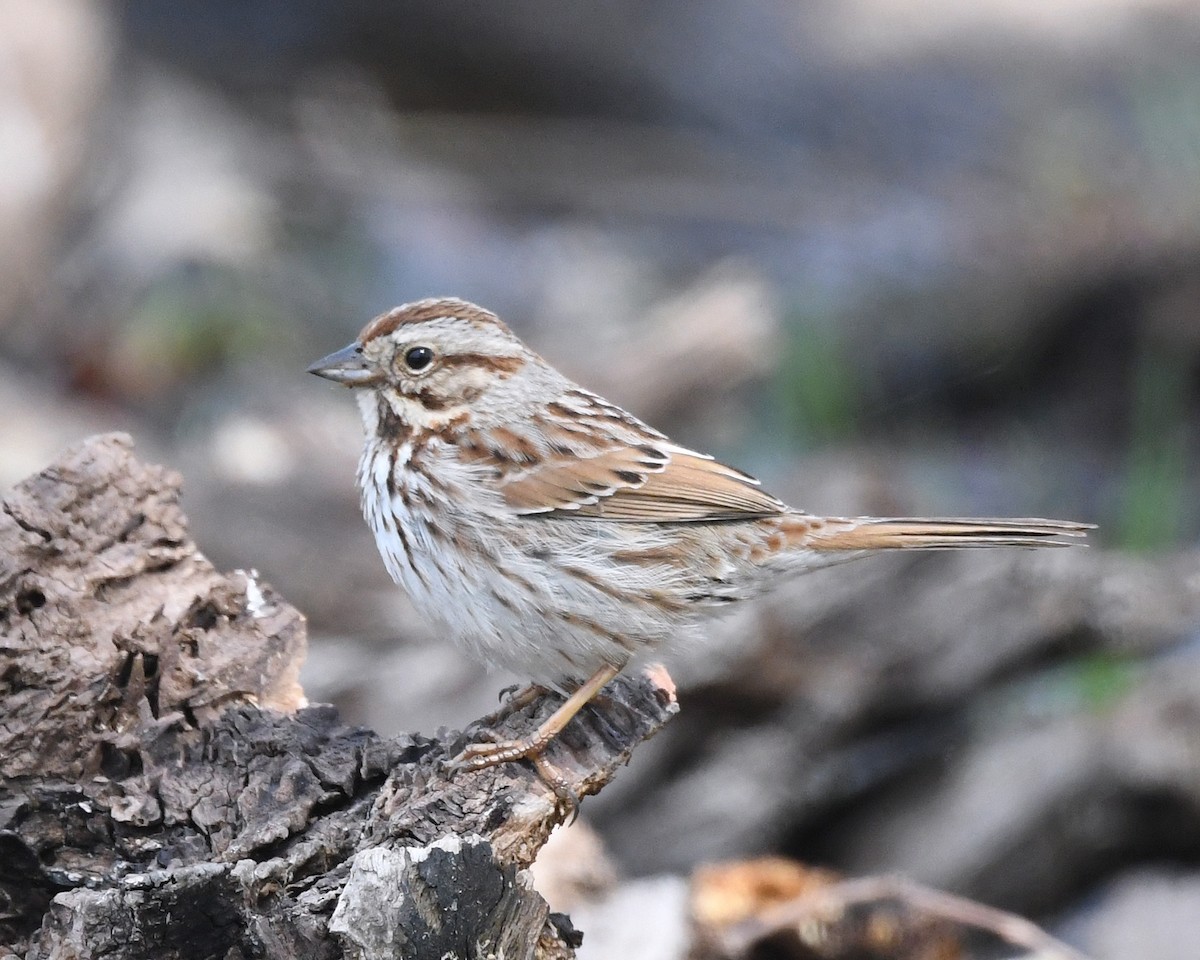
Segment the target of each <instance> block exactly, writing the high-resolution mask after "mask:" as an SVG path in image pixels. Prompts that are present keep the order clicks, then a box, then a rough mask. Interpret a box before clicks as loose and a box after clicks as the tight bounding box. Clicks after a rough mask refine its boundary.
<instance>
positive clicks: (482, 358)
mask: <svg viewBox="0 0 1200 960" xmlns="http://www.w3.org/2000/svg"><path fill="white" fill-rule="evenodd" d="M549 370H550V368H549V367H548V366H547V365H546V364H545V363H544V362H543V361H542V360H541V359H540V358H539V357H538V356H537V355H536V354H535V353H533V352H532V351H530V350H529V349H528V348H527V347H526V346H525V345H524V344H523V343H521V341H520V340H518V339H517V337H516V336H515V335H514V334H513V333H512V331H511V330H509V329H508V327H507V326H505V324H504V323H502V322H501V321H500V319H499V317H497V316H496V315H495V314H493V313H491V312H489V311H487V310H484V309H483V308H482V307H477V306H475V305H474V304H472V303H467V302H466V301H465V300H455V299H449V298H443V299H431V300H418V301H416V302H415V303H408V304H405V305H404V306H401V307H396V308H395V309H394V310H389V311H388V312H387V313H384V314H381V315H380V316H378V317H376V318H375V319H374V320H372V321H371V322H370V323H368V324H367V325H366V327H364V328H363V331H362V333H360V334H359V336H358V339H357V340H355V341H354V342H353V343H351V344H349V345H348V346H346V347H343V348H342V349H341V350H338V351H337V352H336V353H331V354H330V355H329V356H327V357H323V358H322V359H320V360H318V361H317V362H316V363H314V364H313V365H312V366H310V367H309V368H308V372H309V373H313V374H316V375H317V376H319V377H324V378H325V379H326V380H332V381H333V382H334V383H340V384H343V385H344V386H347V387H351V388H353V389H355V390H356V391H357V392H358V394H359V405H360V407H362V409H363V411H364V415H367V413H368V407H377V406H378V404H379V403H380V402H383V403H386V404H387V407H388V409H389V410H390V411H391V414H392V415H394V416H396V417H398V418H399V419H400V420H401V421H402V422H403V423H405V424H407V425H408V426H410V427H434V426H441V425H444V424H446V423H448V422H451V421H461V420H462V419H463V418H464V415H469V416H471V417H473V418H474V419H475V420H485V421H486V420H492V419H494V418H496V417H497V416H502V415H504V414H505V413H506V410H507V412H509V413H511V404H512V402H513V401H514V400H515V399H516V398H518V397H520V396H521V395H522V393H528V390H522V389H514V386H515V385H514V384H513V381H514V380H517V381H518V382H521V381H530V382H531V383H533V384H535V385H536V384H537V383H538V382H539V381H540V380H542V379H544V377H545V373H544V372H545V371H549ZM371 412H372V413H375V412H376V411H371Z"/></svg>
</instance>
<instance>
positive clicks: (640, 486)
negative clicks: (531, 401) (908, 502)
mask: <svg viewBox="0 0 1200 960" xmlns="http://www.w3.org/2000/svg"><path fill="white" fill-rule="evenodd" d="M464 452H465V454H466V455H467V456H468V457H469V458H471V459H472V460H474V461H476V462H480V463H482V464H486V465H487V466H489V467H491V468H492V471H493V476H494V477H495V479H496V483H497V485H498V486H499V489H500V491H501V493H502V495H503V496H504V499H505V502H506V503H507V504H508V506H509V507H510V508H511V509H512V510H513V511H514V512H516V513H519V514H523V515H530V516H533V515H540V516H543V517H580V518H602V519H605V520H614V521H624V522H629V523H639V522H640V523H683V522H691V521H701V520H736V519H740V520H748V519H752V518H754V517H766V516H775V515H778V514H780V513H783V512H785V511H786V510H787V507H786V506H785V505H784V504H783V503H782V502H781V501H779V500H777V499H776V498H775V497H773V496H771V495H770V494H768V493H766V492H764V491H763V490H762V489H760V488H759V485H758V481H757V480H755V479H754V478H753V477H751V476H749V475H748V474H745V473H742V472H741V471H740V470H735V469H734V468H733V467H728V466H726V465H725V464H723V463H718V462H717V461H716V460H714V459H713V458H712V457H709V456H707V455H705V454H702V453H696V452H695V451H694V450H688V449H687V448H685V447H681V446H678V445H677V444H674V443H671V442H670V441H669V440H668V439H667V438H666V437H664V436H663V435H662V434H661V433H659V432H658V431H656V430H653V429H652V428H650V427H648V426H646V425H645V424H644V423H642V422H641V421H639V420H637V419H636V418H635V417H633V416H631V415H630V414H628V413H626V412H625V411H623V410H621V409H620V408H619V407H616V406H613V405H612V404H609V403H608V402H607V401H604V400H602V399H601V398H599V397H596V396H595V395H593V394H590V393H587V392H586V391H583V390H572V391H569V392H568V393H566V394H564V395H563V397H561V398H560V399H559V400H558V401H556V402H555V403H551V404H549V405H548V406H547V407H546V408H545V409H544V411H543V412H540V413H539V414H538V415H537V416H536V417H534V418H532V419H530V420H527V421H522V422H519V423H511V424H508V425H506V426H504V427H498V428H493V429H490V430H481V431H475V432H474V433H473V435H472V437H471V438H470V439H469V441H468V442H467V443H465V444H464Z"/></svg>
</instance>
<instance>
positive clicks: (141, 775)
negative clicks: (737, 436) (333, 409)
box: [0, 434, 677, 960]
mask: <svg viewBox="0 0 1200 960" xmlns="http://www.w3.org/2000/svg"><path fill="white" fill-rule="evenodd" d="M180 485H181V480H180V477H179V476H178V474H176V473H174V472H173V471H170V470H167V469H164V468H161V467H155V466H148V465H146V464H143V463H140V462H139V461H138V460H136V459H135V458H134V456H133V454H132V442H131V441H130V439H129V438H128V437H127V436H124V435H120V434H114V435H107V436H101V437H94V438H91V439H90V440H88V441H86V442H84V443H83V444H82V445H80V446H79V447H77V448H75V449H73V450H71V451H69V452H68V453H67V454H66V455H64V456H63V457H62V458H61V459H60V460H59V461H58V462H57V463H55V464H53V465H51V466H50V467H48V468H46V469H45V470H43V471H42V472H41V473H39V474H37V475H36V476H33V477H31V478H29V479H27V480H26V481H24V482H23V483H21V484H19V485H18V486H17V487H16V488H14V489H13V490H12V491H10V492H9V493H8V494H7V495H6V496H5V498H4V503H3V512H2V513H0V955H4V953H5V951H6V950H7V951H9V952H10V953H17V954H19V955H24V956H26V957H28V958H30V960H32V958H84V957H97V956H101V955H103V956H105V957H112V958H137V957H147V958H149V957H154V958H207V957H214V958H218V957H219V958H238V957H270V958H276V957H278V958H285V957H296V956H300V955H303V956H305V957H306V958H314V960H316V958H325V957H341V956H349V957H363V958H376V957H391V956H404V957H415V958H423V957H430V958H435V957H436V958H441V957H443V956H455V957H458V956H461V957H475V956H493V955H495V956H499V955H503V956H505V957H546V958H555V957H570V956H573V947H574V946H575V945H577V944H578V942H579V935H578V934H577V933H576V932H575V931H574V929H573V928H572V927H571V925H570V922H569V920H567V918H565V917H562V916H557V915H550V914H549V911H548V908H547V906H546V904H545V902H544V901H543V900H542V898H541V897H540V896H539V895H538V894H537V892H536V891H535V890H533V888H532V885H531V884H530V882H529V878H528V874H527V872H526V870H525V868H527V867H528V866H529V864H530V863H531V862H532V861H533V859H534V858H535V857H536V855H537V852H538V850H539V849H540V847H541V845H542V844H543V843H544V842H545V840H546V838H547V837H548V836H549V833H550V831H551V830H552V829H553V828H554V826H555V825H557V824H558V823H559V822H561V820H562V819H563V817H564V816H565V815H566V811H565V810H564V809H562V806H561V804H559V803H558V802H557V800H556V798H555V796H554V794H553V793H552V791H550V789H549V788H548V787H546V786H545V785H544V784H543V783H542V782H541V781H540V780H539V779H538V777H537V776H536V774H535V773H534V772H533V771H532V769H530V768H528V767H527V766H526V765H524V764H507V765H504V766H501V767H497V768H492V769H489V770H484V771H480V772H477V773H470V774H452V773H450V772H449V771H448V770H447V769H446V763H445V761H446V760H447V758H449V757H451V756H453V755H454V754H456V753H457V752H458V750H459V749H460V748H461V746H462V745H463V744H464V743H465V742H467V739H468V737H469V736H470V734H471V731H467V732H466V733H464V734H449V735H446V736H444V737H441V738H437V739H431V738H426V737H422V736H419V735H403V736H399V737H394V738H391V739H385V738H382V737H379V736H377V735H376V734H374V733H372V732H371V731H369V730H365V729H361V728H357V729H352V728H348V727H346V726H344V725H343V724H341V723H340V722H339V720H338V717H337V714H336V712H335V711H334V710H333V709H332V708H330V707H327V706H309V705H307V704H306V702H305V699H304V695H303V691H302V690H301V689H300V686H299V683H298V681H297V676H298V671H299V667H300V663H301V661H302V659H303V656H304V647H305V626H304V619H303V617H302V616H301V614H300V613H299V612H298V611H296V610H295V609H294V608H293V607H291V606H289V605H288V604H287V603H286V602H284V601H283V600H282V599H281V598H280V597H279V596H277V595H276V594H275V593H274V592H273V591H272V590H271V588H270V587H269V586H267V585H266V584H263V583H261V582H260V581H259V580H258V578H257V576H256V574H254V573H253V572H246V571H241V570H238V571H234V572H232V573H221V572H219V571H217V570H215V569H214V568H213V567H212V565H211V564H210V563H209V562H208V561H207V560H206V559H205V558H204V557H203V556H202V555H201V554H200V553H199V552H198V551H197V549H196V547H195V545H194V544H193V543H192V542H191V539H190V537H189V534H188V530H187V520H186V517H185V516H184V513H183V511H182V508H181V506H180V500H179V497H180ZM554 706H555V703H554V702H553V701H550V700H546V699H545V698H544V699H543V701H542V702H539V703H537V704H534V705H532V706H530V707H528V708H526V709H524V710H522V711H518V712H515V713H512V714H511V715H510V716H507V717H501V718H499V719H498V720H497V721H496V729H498V730H499V731H500V732H501V733H502V734H503V735H504V736H521V735H524V734H526V733H528V732H529V731H531V730H532V729H533V727H535V726H536V724H537V723H538V722H540V720H541V719H542V718H544V717H545V716H546V715H548V713H549V712H550V711H551V710H552V709H553V707H554ZM676 709H677V707H676V704H675V699H674V692H673V688H672V687H671V684H670V680H669V678H667V677H666V675H665V674H664V673H662V672H661V671H654V670H650V671H647V672H645V673H643V674H640V675H637V676H631V677H623V678H620V679H618V680H617V681H615V682H614V683H613V684H611V685H610V687H609V688H608V690H606V696H605V697H604V698H603V702H602V703H601V704H600V705H598V706H593V707H589V708H588V709H587V710H586V711H585V712H584V713H583V714H581V715H580V717H579V718H578V720H577V721H576V722H573V723H572V724H571V726H570V727H568V729H567V731H565V733H564V735H563V737H562V738H561V739H560V741H558V742H556V744H555V745H554V747H553V748H552V751H553V752H552V754H551V756H552V759H553V761H554V762H555V764H556V765H557V766H559V768H560V769H561V770H563V772H564V773H565V775H566V777H567V779H568V781H569V782H570V784H571V785H572V786H573V788H574V789H575V790H576V792H577V794H578V795H579V796H581V797H583V796H586V795H588V794H592V793H595V792H597V791H599V790H600V789H601V788H602V787H603V786H604V784H605V783H606V782H608V780H609V779H610V778H611V777H612V776H613V774H614V773H615V771H616V769H617V768H618V767H619V766H620V765H621V764H623V763H624V762H626V761H627V760H628V758H629V754H630V751H631V750H632V749H633V747H634V746H635V745H636V744H637V743H638V742H640V741H641V740H643V739H644V738H646V737H648V736H651V735H652V734H653V733H655V732H656V731H657V730H658V729H659V728H660V727H661V725H662V724H663V723H665V722H666V721H667V720H668V719H670V717H671V716H673V715H674V713H675V711H676Z"/></svg>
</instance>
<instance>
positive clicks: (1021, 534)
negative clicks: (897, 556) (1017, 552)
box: [789, 517, 1095, 550]
mask: <svg viewBox="0 0 1200 960" xmlns="http://www.w3.org/2000/svg"><path fill="white" fill-rule="evenodd" d="M797 520H798V521H800V522H799V523H798V524H797V525H796V527H795V528H793V529H792V530H789V534H790V535H791V536H792V537H793V538H794V539H795V540H796V541H799V542H802V543H803V545H804V546H805V547H808V548H809V549H812V550H894V549H900V550H904V549H915V550H961V549H969V548H975V547H1069V546H1072V545H1074V544H1076V543H1078V541H1079V539H1080V538H1082V537H1086V536H1087V531H1089V530H1094V529H1095V524H1091V523H1076V522H1075V521H1072V520H1040V519H1007V518H1004V519H990V518H962V519H958V518H953V517H950V518H940V517H911V518H907V519H901V518H885V517H856V518H846V519H827V520H817V519H816V518H812V517H797Z"/></svg>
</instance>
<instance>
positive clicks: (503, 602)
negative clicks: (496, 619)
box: [492, 587, 574, 666]
mask: <svg viewBox="0 0 1200 960" xmlns="http://www.w3.org/2000/svg"><path fill="white" fill-rule="evenodd" d="M492 599H494V600H495V601H496V602H497V603H498V604H500V606H502V607H503V608H504V609H505V610H508V611H509V612H512V613H515V612H516V609H517V608H516V606H515V605H514V604H513V602H512V601H511V600H509V599H508V598H507V597H506V596H504V595H503V594H501V593H500V591H499V590H497V589H495V588H494V587H493V588H492ZM572 666H574V664H572Z"/></svg>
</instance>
